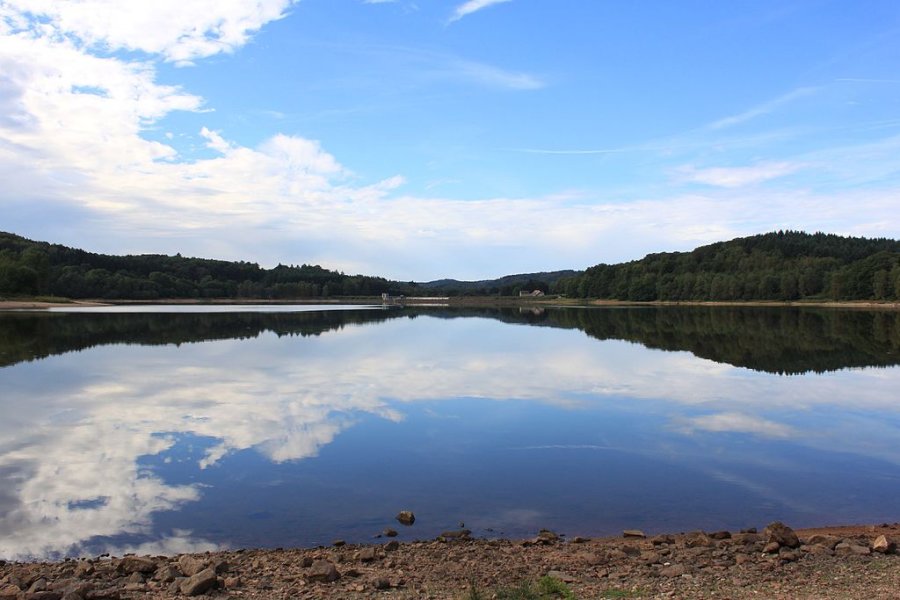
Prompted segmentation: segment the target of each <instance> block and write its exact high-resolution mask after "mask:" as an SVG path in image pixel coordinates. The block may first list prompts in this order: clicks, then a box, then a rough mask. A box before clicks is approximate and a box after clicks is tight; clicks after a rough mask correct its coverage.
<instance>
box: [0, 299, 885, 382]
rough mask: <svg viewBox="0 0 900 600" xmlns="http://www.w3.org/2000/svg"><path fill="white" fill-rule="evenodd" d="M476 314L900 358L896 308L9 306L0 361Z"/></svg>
mask: <svg viewBox="0 0 900 600" xmlns="http://www.w3.org/2000/svg"><path fill="white" fill-rule="evenodd" d="M422 315H428V316H431V317H437V318H460V317H482V318H491V319H497V320H500V321H504V322H507V323H517V324H530V325H539V326H550V327H561V328H566V329H580V330H582V331H584V332H585V333H586V334H588V335H589V336H591V337H594V338H597V339H599V340H606V339H620V340H628V341H632V342H637V343H640V344H643V345H644V346H647V347H648V348H656V349H661V350H670V351H676V350H678V351H689V352H692V353H694V354H695V355H697V356H700V357H703V358H707V359H710V360H714V361H717V362H723V363H729V364H732V365H735V366H740V367H747V368H750V369H755V370H759V371H767V372H770V373H782V374H795V373H804V372H808V371H816V372H823V371H831V370H837V369H842V368H848V367H865V366H891V365H896V364H900V313H896V312H879V311H846V310H826V309H807V308H733V307H639V308H583V309H575V308H565V309H563V308H561V309H552V310H547V311H542V312H540V313H537V314H535V313H531V312H521V311H519V310H518V309H514V308H513V309H499V308H461V309H455V308H440V309H435V308H426V309H403V310H391V311H372V310H360V311H323V312H299V313H196V314H195V313H174V314H173V313H166V314H152V313H141V314H133V313H118V314H102V313H75V314H65V313H16V314H13V313H10V314H6V315H3V316H2V317H0V366H6V365H12V364H15V363H18V362H21V361H26V360H34V359H37V358H43V357H46V356H51V355H54V354H61V353H63V352H69V351H76V350H82V349H85V348H89V347H91V346H97V345H103V344H141V345H160V344H181V343H188V342H199V341H205V340H217V339H245V338H253V337H256V336H258V335H260V334H262V333H264V332H267V331H269V332H272V333H275V334H276V335H279V336H282V335H301V336H309V335H320V334H322V333H325V332H328V331H332V330H336V329H341V328H342V327H344V326H346V325H354V324H355V325H359V324H364V323H376V322H381V321H385V320H388V319H394V318H416V317H418V316H422Z"/></svg>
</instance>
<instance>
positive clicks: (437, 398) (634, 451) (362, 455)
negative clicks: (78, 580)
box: [0, 306, 900, 559]
mask: <svg viewBox="0 0 900 600" xmlns="http://www.w3.org/2000/svg"><path fill="white" fill-rule="evenodd" d="M898 365H900V313H897V312H878V311H848V310H829V309H815V308H803V309H801V308H726V307H714V308H713V307H693V308H687V307H640V308H564V309H562V308H560V309H535V310H520V309H489V308H483V309H476V308H471V309H451V308H391V309H381V308H377V307H369V308H358V307H357V308H353V309H348V308H347V307H342V310H335V307H309V306H304V307H237V308H236V307H200V308H198V307H174V308H173V307H164V308H161V307H151V308H135V307H128V308H127V309H125V308H118V309H102V308H100V309H88V310H81V311H77V312H76V311H47V312H6V313H0V417H2V418H0V558H3V559H21V558H60V557H64V556H81V555H98V554H100V553H104V552H110V553H113V554H119V555H120V554H122V553H124V552H128V551H135V552H139V553H154V554H156V553H167V554H170V553H176V552H185V551H200V550H207V549H217V548H235V547H260V546H265V547H279V546H282V547H287V546H313V545H318V544H329V543H331V542H332V541H333V540H336V539H344V540H346V541H348V542H370V541H373V540H374V539H375V538H374V536H376V535H378V534H379V533H380V532H381V531H382V530H383V529H384V528H385V527H393V528H395V529H397V530H398V531H399V532H400V537H399V539H401V540H412V539H427V538H431V537H434V536H435V535H437V534H439V533H440V532H442V531H445V530H448V529H456V528H458V527H459V524H460V523H465V527H467V528H469V529H471V530H472V533H473V535H475V536H483V537H501V536H502V537H517V538H518V537H529V536H533V535H535V533H536V532H537V531H538V530H539V529H540V528H550V529H554V530H556V531H558V532H561V533H565V534H568V535H569V536H575V535H583V536H592V535H607V534H618V533H620V532H621V530H622V529H630V528H638V529H643V530H645V531H646V532H648V533H653V532H661V531H667V532H677V531H684V530H690V529H698V528H702V529H706V530H719V529H730V530H736V529H740V528H744V527H750V526H756V527H761V526H764V525H765V524H766V523H768V522H769V521H772V520H775V519H781V520H784V521H785V522H787V523H788V524H790V525H792V526H795V527H800V526H814V525H824V524H847V523H858V522H864V523H870V522H882V521H890V522H893V521H896V520H898V518H900V507H898V501H897V498H898V497H900V393H898V390H900V366H898ZM403 509H408V510H412V511H414V512H415V515H416V518H417V520H416V522H415V524H414V525H413V526H412V527H403V526H401V525H400V524H399V523H397V522H396V521H395V520H394V516H395V515H396V514H397V512H398V511H400V510H403Z"/></svg>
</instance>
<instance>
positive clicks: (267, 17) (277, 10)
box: [6, 0, 297, 63]
mask: <svg viewBox="0 0 900 600" xmlns="http://www.w3.org/2000/svg"><path fill="white" fill-rule="evenodd" d="M296 1H297V0H257V1H255V2H245V1H244V0H191V1H190V2H183V1H182V0H154V1H153V2H120V1H119V0H67V1H66V2H59V1H58V0H6V5H7V7H8V8H9V9H12V10H15V11H18V15H16V16H17V17H18V18H16V24H17V25H18V26H19V27H21V26H22V24H23V23H25V22H27V23H28V29H27V31H29V32H30V33H32V34H33V35H35V36H46V35H47V29H48V28H50V29H52V31H53V34H54V35H55V36H57V37H66V38H69V39H72V40H76V41H77V42H78V43H79V44H80V45H82V44H83V45H85V46H87V47H91V48H102V49H105V50H111V51H115V50H137V51H141V52H146V53H149V54H155V55H160V56H162V57H164V58H165V60H167V61H172V62H180V63H186V62H190V61H193V60H196V59H199V58H205V57H208V56H212V55H214V54H219V53H221V52H233V51H234V50H235V49H237V48H239V47H240V46H243V45H244V44H246V43H247V41H248V40H249V39H250V36H251V35H252V34H253V33H254V32H256V31H258V30H259V29H260V28H261V27H263V26H264V25H265V24H266V23H269V22H271V21H274V20H277V19H280V18H282V17H283V16H284V15H285V11H286V10H287V9H288V8H289V7H290V6H291V5H292V4H294V3H295V2H296ZM23 17H31V18H32V19H31V20H30V21H26V20H25V19H24V18H23Z"/></svg>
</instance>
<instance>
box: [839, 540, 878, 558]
mask: <svg viewBox="0 0 900 600" xmlns="http://www.w3.org/2000/svg"><path fill="white" fill-rule="evenodd" d="M834 553H835V554H837V555H838V556H850V555H854V554H855V555H857V556H868V555H869V554H871V553H872V551H871V550H869V547H868V546H861V545H859V544H855V543H852V542H841V543H840V544H838V545H837V546H835V547H834Z"/></svg>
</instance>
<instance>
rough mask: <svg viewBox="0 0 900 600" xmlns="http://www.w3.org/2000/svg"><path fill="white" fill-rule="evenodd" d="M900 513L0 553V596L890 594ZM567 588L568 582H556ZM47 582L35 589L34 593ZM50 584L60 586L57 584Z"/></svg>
mask: <svg viewBox="0 0 900 600" xmlns="http://www.w3.org/2000/svg"><path fill="white" fill-rule="evenodd" d="M897 541H900V523H894V524H892V525H889V524H886V523H885V524H880V525H849V526H833V527H816V528H809V529H798V530H796V531H794V530H791V528H790V527H788V526H785V525H782V524H780V523H771V524H769V526H767V527H766V528H765V529H762V530H760V531H759V532H757V531H756V530H755V529H748V530H744V531H742V532H725V531H721V532H701V531H695V532H690V533H678V534H661V535H655V536H644V535H643V533H641V532H637V531H626V532H623V535H622V536H621V537H614V538H613V537H605V538H590V539H588V538H582V537H572V538H569V539H567V538H566V537H565V536H563V535H557V534H556V533H553V532H550V531H546V530H542V531H541V532H540V533H539V534H538V536H537V537H535V538H533V539H529V540H509V539H499V540H495V539H475V538H470V537H469V534H468V533H467V532H466V530H460V531H451V532H445V533H443V534H442V535H441V536H438V538H437V539H435V540H429V541H413V542H402V543H401V542H397V541H395V540H391V541H388V542H387V543H380V544H362V545H351V544H344V543H343V542H340V541H336V542H335V543H334V544H333V545H332V546H330V547H322V546H320V547H317V548H309V549H300V548H297V549H281V548H277V549H245V550H222V551H215V552H205V553H195V554H180V555H175V556H171V557H161V556H153V557H150V556H144V557H138V556H134V555H126V556H124V557H121V558H116V557H100V558H95V559H83V560H72V559H67V560H65V561H61V562H53V563H40V562H20V563H12V562H4V561H0V598H2V599H3V600H12V599H13V598H15V599H16V600H29V599H32V598H33V599H35V600H37V599H39V598H40V599H43V600H50V599H51V598H56V599H57V600H62V599H63V598H66V599H70V600H77V599H78V598H81V599H82V600H104V599H106V600H111V599H114V598H119V599H124V598H154V599H155V598H160V599H161V598H171V597H184V596H195V595H201V594H203V595H207V596H210V597H215V598H238V597H240V598H247V599H268V598H285V597H290V598H310V599H311V598H328V597H339V598H360V599H361V598H371V597H384V598H447V599H467V600H474V599H476V598H491V597H495V595H497V594H500V595H502V593H503V592H504V591H506V592H508V591H510V590H515V589H519V590H524V589H525V588H526V587H530V588H531V589H532V590H533V591H536V592H538V591H540V590H541V589H543V588H547V589H554V590H557V592H559V591H560V590H565V591H566V592H568V593H569V594H571V595H569V596H565V595H564V594H563V595H559V594H557V595H546V596H540V595H531V596H527V595H520V596H512V597H517V598H544V597H546V598H551V597H552V598H555V597H574V598H735V599H737V598H792V599H793V598H817V599H832V598H834V599H836V598H851V599H853V598H860V599H861V598H897V597H898V594H900V555H898V554H897V551H896V545H895V544H896V542H897ZM560 593H562V592H560ZM39 594H43V595H39ZM54 594H55V595H54Z"/></svg>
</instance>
